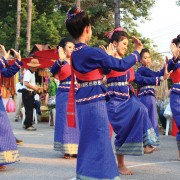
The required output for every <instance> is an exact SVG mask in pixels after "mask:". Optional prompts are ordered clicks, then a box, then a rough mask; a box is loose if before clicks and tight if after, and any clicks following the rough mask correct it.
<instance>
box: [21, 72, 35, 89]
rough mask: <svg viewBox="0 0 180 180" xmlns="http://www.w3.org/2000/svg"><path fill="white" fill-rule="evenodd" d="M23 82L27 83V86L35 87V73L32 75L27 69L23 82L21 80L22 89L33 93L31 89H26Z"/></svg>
mask: <svg viewBox="0 0 180 180" xmlns="http://www.w3.org/2000/svg"><path fill="white" fill-rule="evenodd" d="M24 82H29V84H31V85H32V86H36V82H35V72H33V73H32V72H31V71H30V70H29V69H27V70H26V72H25V73H24V80H23V88H24V89H27V90H28V91H34V90H33V89H30V88H28V87H26V86H25V83H24Z"/></svg>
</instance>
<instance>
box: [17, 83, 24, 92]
mask: <svg viewBox="0 0 180 180" xmlns="http://www.w3.org/2000/svg"><path fill="white" fill-rule="evenodd" d="M20 89H23V85H22V84H21V83H20V82H18V83H17V84H16V94H18V93H19V92H18V90H20Z"/></svg>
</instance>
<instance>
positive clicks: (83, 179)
mask: <svg viewBox="0 0 180 180" xmlns="http://www.w3.org/2000/svg"><path fill="white" fill-rule="evenodd" d="M76 180H121V178H120V177H119V176H116V177H114V178H112V179H106V178H103V179H99V178H93V177H87V176H83V175H80V174H77V175H76Z"/></svg>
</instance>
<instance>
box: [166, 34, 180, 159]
mask: <svg viewBox="0 0 180 180" xmlns="http://www.w3.org/2000/svg"><path fill="white" fill-rule="evenodd" d="M171 52H172V54H173V58H172V59H171V60H170V61H169V65H168V70H169V71H170V70H172V71H173V72H172V74H171V79H172V81H173V85H172V90H171V94H170V106H171V111H172V114H173V117H174V120H175V122H176V125H177V128H178V130H179V131H178V133H177V135H176V141H177V147H178V153H179V157H178V159H179V160H180V35H178V36H177V37H176V38H174V39H173V40H172V44H171Z"/></svg>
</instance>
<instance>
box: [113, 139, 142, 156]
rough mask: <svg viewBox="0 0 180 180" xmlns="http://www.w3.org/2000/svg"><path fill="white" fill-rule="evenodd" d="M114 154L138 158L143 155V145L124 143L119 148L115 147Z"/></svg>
mask: <svg viewBox="0 0 180 180" xmlns="http://www.w3.org/2000/svg"><path fill="white" fill-rule="evenodd" d="M115 150H116V154H122V155H133V156H140V155H143V154H144V147H143V143H142V142H141V143H140V142H139V143H124V144H123V145H122V146H121V147H118V146H115Z"/></svg>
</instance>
